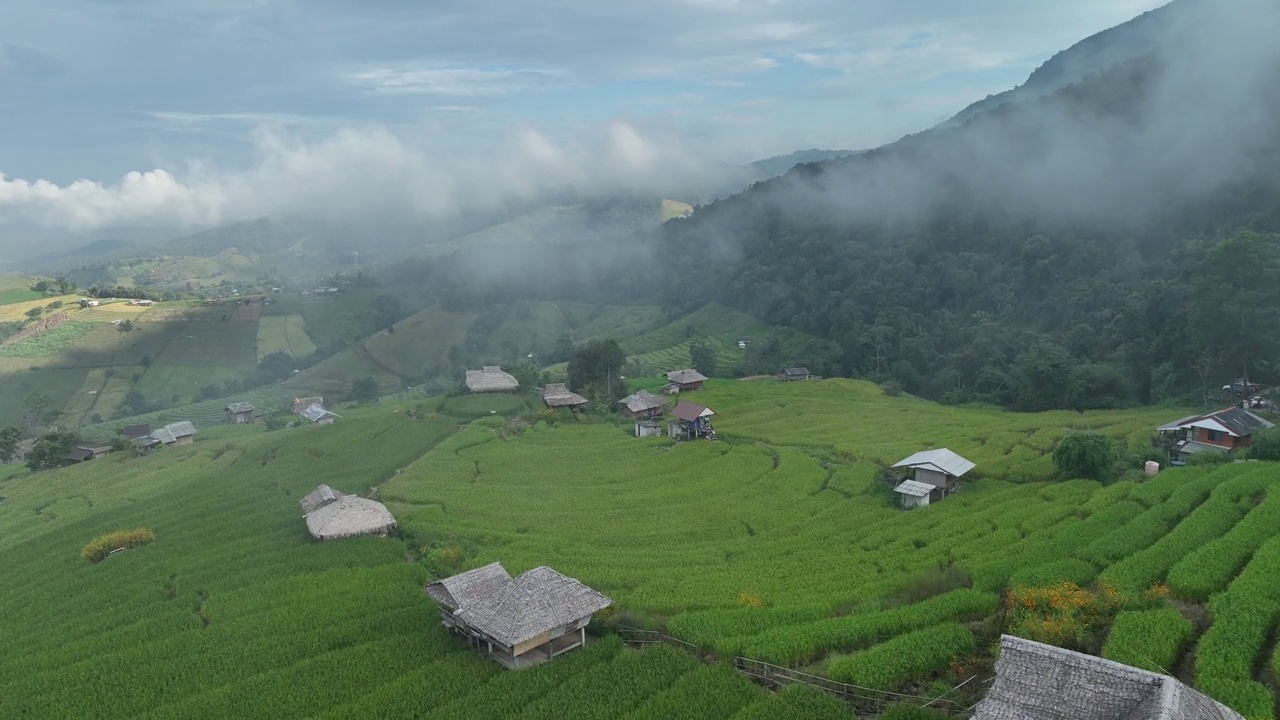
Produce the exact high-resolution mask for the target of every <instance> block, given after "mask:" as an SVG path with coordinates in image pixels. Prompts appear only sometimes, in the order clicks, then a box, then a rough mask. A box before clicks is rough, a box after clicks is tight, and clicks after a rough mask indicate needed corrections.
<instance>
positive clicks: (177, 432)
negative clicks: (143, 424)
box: [164, 420, 196, 438]
mask: <svg viewBox="0 0 1280 720" xmlns="http://www.w3.org/2000/svg"><path fill="white" fill-rule="evenodd" d="M164 429H165V430H168V431H169V432H171V433H173V436H174V437H175V438H184V437H190V436H192V435H195V434H196V426H195V424H194V423H192V422H191V421H190V420H179V421H178V422H176V423H169V424H168V425H165V426H164Z"/></svg>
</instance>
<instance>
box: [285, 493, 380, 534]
mask: <svg viewBox="0 0 1280 720" xmlns="http://www.w3.org/2000/svg"><path fill="white" fill-rule="evenodd" d="M304 517H305V518H306V520H307V531H308V532H310V533H311V537H314V538H315V539H317V540H340V539H342V538H349V537H356V536H358V535H387V534H389V533H390V532H391V531H392V530H394V529H395V527H396V519H395V517H394V516H393V515H392V514H391V513H390V511H388V510H387V506H386V505H383V504H382V503H380V502H377V501H376V500H368V499H366V498H362V497H357V496H355V495H342V496H341V497H339V498H338V499H337V500H334V501H332V502H326V503H324V504H322V505H320V506H319V507H317V508H316V509H315V510H312V511H311V512H308V513H306V515H304Z"/></svg>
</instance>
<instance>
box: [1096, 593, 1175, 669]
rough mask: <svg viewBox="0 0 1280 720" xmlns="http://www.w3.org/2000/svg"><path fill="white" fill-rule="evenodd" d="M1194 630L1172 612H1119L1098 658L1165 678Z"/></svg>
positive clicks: (1165, 610)
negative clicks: (1163, 675) (1160, 674)
mask: <svg viewBox="0 0 1280 720" xmlns="http://www.w3.org/2000/svg"><path fill="white" fill-rule="evenodd" d="M1194 630H1195V629H1194V628H1193V627H1192V625H1191V622H1190V621H1188V620H1187V619H1186V618H1184V617H1182V614H1181V613H1179V612H1178V611H1177V610H1174V609H1173V608H1160V609H1158V610H1135V611H1129V612H1122V613H1120V614H1119V615H1117V616H1116V621H1115V623H1114V624H1113V625H1112V626H1111V635H1110V636H1109V637H1108V638H1107V644H1106V646H1104V647H1103V648H1102V657H1104V658H1107V659H1108V660H1115V661H1116V662H1122V663H1124V664H1126V665H1133V666H1134V667H1140V668H1142V669H1144V670H1150V671H1151V672H1157V673H1164V674H1169V673H1170V671H1171V670H1172V669H1173V666H1174V664H1175V663H1176V662H1177V661H1178V657H1179V656H1180V655H1182V651H1183V650H1184V649H1185V648H1186V646H1187V641H1188V640H1190V639H1191V635H1192V633H1193V632H1194Z"/></svg>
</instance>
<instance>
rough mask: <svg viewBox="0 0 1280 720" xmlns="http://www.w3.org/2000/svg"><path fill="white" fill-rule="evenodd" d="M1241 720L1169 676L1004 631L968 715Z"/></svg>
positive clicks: (1045, 719) (1000, 719) (1041, 719)
mask: <svg viewBox="0 0 1280 720" xmlns="http://www.w3.org/2000/svg"><path fill="white" fill-rule="evenodd" d="M1031 718H1034V719H1035V720H1244V717H1243V716H1241V715H1240V714H1238V713H1236V712H1235V711H1233V710H1231V709H1230V708H1228V707H1226V706H1225V705H1222V704H1221V703H1218V702H1217V701H1215V700H1213V699H1211V698H1209V697H1208V696H1207V695H1204V694H1202V693H1200V692H1198V691H1196V690H1192V689H1191V688H1189V687H1187V686H1186V685H1183V684H1182V683H1181V682H1179V681H1178V680H1177V679H1175V678H1173V677H1170V676H1168V675H1157V674H1156V673H1153V672H1148V671H1146V670H1140V669H1138V668H1136V667H1132V666H1130V665H1124V664H1121V663H1118V662H1113V661H1111V660H1105V659H1103V658H1100V657H1094V656H1092V655H1085V654H1084V653H1078V652H1074V651H1072V650H1064V649H1062V648H1059V647H1054V646H1052V645H1045V644H1042V643H1038V642H1032V641H1031V640H1023V639H1022V638H1016V637H1012V636H1009V635H1004V636H1002V637H1001V638H1000V658H999V660H997V661H996V677H995V682H994V683H992V685H991V689H990V690H988V691H987V695H986V697H985V698H983V700H982V702H980V703H978V705H977V707H976V708H975V710H974V713H973V720H1029V719H1031Z"/></svg>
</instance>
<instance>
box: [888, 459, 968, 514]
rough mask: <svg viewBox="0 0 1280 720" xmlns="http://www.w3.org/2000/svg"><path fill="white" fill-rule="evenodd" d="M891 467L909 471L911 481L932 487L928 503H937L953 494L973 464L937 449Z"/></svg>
mask: <svg viewBox="0 0 1280 720" xmlns="http://www.w3.org/2000/svg"><path fill="white" fill-rule="evenodd" d="M893 467H894V468H907V469H910V470H911V479H912V480H915V481H916V482H920V483H925V484H927V485H931V486H933V490H932V491H931V493H930V495H929V502H937V501H939V500H941V499H942V498H944V497H946V496H947V495H949V494H951V493H952V492H955V490H956V487H957V486H958V485H959V481H960V478H961V477H963V476H964V474H965V473H967V472H969V471H970V470H972V469H973V468H974V464H973V463H971V462H969V461H968V460H965V459H964V458H962V457H960V456H959V455H957V454H955V453H953V452H951V451H950V450H948V449H946V448H938V449H937V450H924V451H922V452H918V453H916V454H914V455H912V456H911V457H909V458H907V459H905V460H901V461H899V462H896V463H894V465H893ZM899 487H901V486H899ZM920 504H925V505H927V504H928V503H920Z"/></svg>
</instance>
